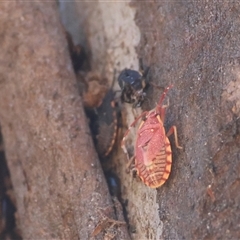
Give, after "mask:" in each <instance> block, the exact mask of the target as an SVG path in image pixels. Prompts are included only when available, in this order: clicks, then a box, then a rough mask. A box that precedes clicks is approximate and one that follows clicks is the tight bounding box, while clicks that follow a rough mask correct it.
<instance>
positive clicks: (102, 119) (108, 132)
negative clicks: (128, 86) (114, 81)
mask: <svg viewBox="0 0 240 240" xmlns="http://www.w3.org/2000/svg"><path fill="white" fill-rule="evenodd" d="M114 96H115V93H114V92H113V90H112V89H110V90H109V91H108V92H107V94H106V96H105V97H104V99H103V101H102V103H101V105H100V106H99V107H98V108H96V109H95V110H91V109H85V110H86V112H87V115H88V117H89V118H90V129H91V131H92V135H93V140H94V144H95V147H96V150H97V152H98V155H99V157H100V159H102V160H103V159H104V158H105V157H107V156H108V155H109V154H110V152H111V150H112V148H113V146H114V143H115V140H116V136H117V128H118V112H117V103H116V101H115V100H114Z"/></svg>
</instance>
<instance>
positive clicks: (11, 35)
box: [0, 1, 240, 239]
mask: <svg viewBox="0 0 240 240" xmlns="http://www.w3.org/2000/svg"><path fill="white" fill-rule="evenodd" d="M78 4H79V8H78V10H79V9H80V10H81V11H83V10H82V9H83V6H84V11H85V10H86V13H87V14H86V16H85V18H83V19H84V20H85V21H86V22H89V24H86V22H84V21H83V24H86V26H85V30H86V31H85V32H86V33H87V34H86V36H84V37H83V38H84V39H90V40H91V38H92V39H93V40H92V41H89V42H90V43H91V44H89V46H91V50H93V51H92V55H93V56H92V58H93V60H94V62H95V64H96V65H94V66H97V67H98V68H99V69H100V68H102V69H108V66H110V67H111V68H112V69H113V68H115V66H117V65H118V66H120V67H122V66H123V65H124V64H125V65H124V67H131V66H135V60H133V59H132V62H131V63H129V65H127V60H128V59H131V57H129V58H128V56H129V55H132V54H133V51H132V49H133V45H134V44H132V45H131V43H129V39H128V37H129V36H128V35H126V31H125V30H126V29H127V30H128V31H129V35H130V34H131V33H132V32H130V30H129V29H128V28H124V26H126V25H128V20H129V19H130V18H131V14H130V13H129V11H123V10H124V7H125V5H121V3H118V4H119V5H115V6H113V5H111V4H113V3H100V4H99V2H98V1H96V2H94V3H92V4H91V3H86V2H84V3H83V2H78ZM114 4H117V3H114ZM110 5H111V6H112V11H109V9H108V7H109V6H110ZM50 6H52V5H51V4H50V5H48V4H46V3H44V5H41V4H38V3H35V4H30V3H25V4H23V3H18V4H17V3H13V2H11V3H7V2H6V3H5V4H3V3H2V4H1V7H2V8H1V10H0V11H1V12H0V13H1V14H0V18H1V23H2V24H1V25H0V28H1V29H0V30H1V31H0V32H1V35H0V42H1V46H2V52H1V55H0V62H1V64H0V69H1V71H0V74H1V75H0V86H1V87H0V94H1V95H0V96H1V101H0V121H1V126H2V132H3V136H4V141H5V148H6V155H7V159H8V164H9V168H10V170H11V174H12V180H13V185H14V188H15V192H16V197H17V204H18V205H17V206H18V211H19V219H20V223H21V227H22V231H23V235H24V237H25V238H33V237H36V236H40V237H41V238H53V237H55V238H64V239H67V238H69V239H70V238H76V237H77V236H79V237H80V238H81V239H88V236H89V232H91V231H92V230H93V229H94V227H95V226H96V224H97V222H98V221H99V220H100V219H98V218H97V217H98V212H97V211H96V210H97V208H98V207H99V206H100V207H103V206H107V205H109V204H110V201H109V200H106V201H105V195H107V192H106V186H105V181H104V180H102V177H101V170H100V166H99V165H98V164H97V162H96V161H95V160H96V155H95V153H93V152H92V142H91V140H90V137H89V131H88V130H87V129H88V128H87V127H86V121H85V117H84V114H83V111H82V107H81V100H80V98H79V97H78V96H77V90H76V88H75V86H74V84H75V81H74V76H73V73H72V69H71V66H70V63H69V59H68V58H66V55H67V53H66V51H67V47H66V42H65V40H64V39H63V36H62V33H61V31H62V30H61V28H60V26H59V22H58V21H59V20H58V17H56V13H55V10H53V9H52V7H51V8H50ZM76 6H78V5H77V4H76ZM118 6H119V7H121V13H120V11H118V10H119V9H120V8H118ZM132 7H134V8H135V9H136V11H137V15H136V17H135V21H136V24H137V25H138V26H139V28H140V32H141V42H140V44H139V47H138V53H139V57H141V58H142V60H143V63H144V65H145V66H149V67H150V72H149V76H148V78H149V80H150V81H152V82H154V83H155V84H157V85H159V86H162V87H166V86H168V85H169V84H171V83H172V84H174V88H173V89H172V90H171V92H169V95H168V96H169V102H170V106H169V109H168V111H167V116H166V126H167V129H168V128H169V127H170V126H171V125H173V124H175V125H176V126H177V127H178V133H179V143H180V144H181V145H182V146H183V147H184V149H183V150H182V151H181V150H177V149H176V148H175V145H174V143H173V144H172V149H173V168H172V172H171V174H170V178H169V180H168V181H167V182H166V183H165V184H164V185H163V186H162V187H161V188H160V189H157V191H155V190H151V189H148V188H147V187H145V186H144V185H143V183H141V182H140V181H138V180H137V179H131V180H129V179H130V176H129V175H127V174H126V173H125V166H124V160H123V159H124V158H125V157H124V155H123V154H122V151H121V150H119V149H118V151H117V153H118V154H119V155H117V157H116V161H115V163H114V168H115V169H114V170H115V172H117V173H118V174H119V176H120V178H121V181H122V196H123V198H124V200H126V199H128V203H129V204H128V206H127V211H128V213H129V215H128V217H129V220H130V224H131V225H132V226H134V227H136V229H135V231H136V234H135V236H137V237H135V238H136V239H139V236H141V237H142V239H156V238H157V237H156V235H157V234H158V236H160V235H161V239H222V238H224V239H239V238H240V225H239V222H240V209H239V202H240V194H239V189H240V181H239V179H240V175H239V173H240V161H239V160H240V147H239V146H240V120H239V119H240V118H239V116H240V87H239V86H240V71H239V69H240V61H239V56H240V50H239V45H240V42H239V41H240V36H239V29H240V19H239V14H240V4H239V3H238V2H235V3H234V2H225V1H222V2H219V1H212V2H206V1H191V2H189V1H169V2H166V1H156V2H149V1H145V2H144V1H139V2H138V1H135V2H134V3H133V4H132ZM53 8H54V7H53ZM85 8H86V9H85ZM80 10H79V11H78V14H79V13H81V11H80ZM114 11H117V13H118V14H119V15H121V17H122V16H124V13H126V15H125V16H124V17H125V20H126V21H124V23H123V25H124V26H123V25H121V24H120V23H119V25H118V24H116V25H117V26H118V27H116V26H115V25H114V24H115V22H114V21H115V19H116V18H117V19H121V18H119V15H118V14H116V15H115V12H114ZM109 12H110V16H109V15H108V13H109ZM9 16H11V18H10V17H9ZM115 16H117V17H115ZM99 19H100V20H101V19H104V21H105V22H104V21H100V20H99ZM109 19H111V21H108V24H109V25H108V24H106V22H107V21H106V20H109ZM50 22H53V23H51V24H50ZM129 26H130V25H129ZM131 26H133V25H131ZM134 31H135V29H134ZM135 32H137V31H135ZM120 33H122V34H120ZM130 36H131V35H130ZM126 39H127V40H126ZM130 39H131V37H130ZM125 40H126V41H125ZM128 44H129V45H130V47H129V45H128ZM94 48H95V50H96V51H94ZM96 48H97V49H96ZM128 49H130V50H129V51H128ZM121 51H122V52H121ZM94 54H95V55H94ZM121 55H124V57H122V58H121ZM60 56H61V57H60ZM113 63H114V64H115V65H114V64H113ZM111 64H113V65H114V66H112V65H111ZM66 66H67V67H66ZM99 66H100V67H99ZM99 69H98V70H99ZM118 70H121V69H118ZM160 94H161V92H160V91H159V90H158V89H156V88H155V89H153V88H151V87H150V88H149V91H148V95H147V96H148V100H149V101H146V102H145V104H144V106H143V108H144V109H151V108H153V107H154V106H155V102H156V101H157V100H158V98H159V96H160ZM126 112H127V111H123V117H124V119H125V118H128V117H126V116H125V115H124V114H125V113H126ZM129 112H130V111H129ZM171 140H173V139H172V138H171ZM133 141H134V138H133ZM130 142H131V141H129V143H130ZM171 142H173V141H171ZM119 144H120V143H119ZM129 145H131V144H129ZM118 146H119V145H118ZM128 147H129V146H128ZM120 152H121V154H120ZM92 164H93V165H92ZM89 169H91V171H89ZM96 179H97V180H96ZM101 187H103V189H101ZM102 191H103V192H104V193H106V194H105V195H104V196H103V195H102ZM154 191H155V192H154ZM156 193H157V194H156ZM107 199H108V198H107ZM104 201H105V202H104ZM155 202H157V204H158V205H159V208H158V209H157V207H156V205H155ZM132 209H134V210H132ZM49 213H50V214H49ZM135 213H136V214H135ZM154 214H155V215H154ZM91 216H92V217H91ZM155 217H156V218H155ZM158 218H160V220H161V221H159V219H158ZM33 223H34V225H35V226H34V228H32V227H29V226H32V224H33ZM155 226H157V228H158V229H156V227H155ZM88 227H89V229H88ZM154 227H155V229H154ZM86 228H87V229H86ZM63 229H64V230H63ZM90 229H91V231H90ZM156 233H157V234H156ZM132 236H133V238H134V234H133V235H132ZM99 238H101V237H99ZM157 239H159V238H157Z"/></svg>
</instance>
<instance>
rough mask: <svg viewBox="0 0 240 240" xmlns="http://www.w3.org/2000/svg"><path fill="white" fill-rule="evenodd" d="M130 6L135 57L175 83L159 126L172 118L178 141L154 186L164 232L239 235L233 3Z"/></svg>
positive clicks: (239, 112) (239, 103)
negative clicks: (165, 174)
mask: <svg viewBox="0 0 240 240" xmlns="http://www.w3.org/2000/svg"><path fill="white" fill-rule="evenodd" d="M135 6H136V8H137V12H138V14H137V16H136V22H137V24H138V26H139V27H140V31H141V33H142V37H141V43H140V46H139V56H140V57H142V58H143V59H144V63H145V65H147V66H150V67H151V71H150V79H151V80H152V81H153V82H154V83H155V84H158V85H160V86H167V85H169V84H170V83H173V84H174V89H173V90H171V92H170V93H169V99H170V107H169V109H168V114H167V124H166V125H167V127H169V126H171V125H172V124H176V125H177V127H178V132H179V141H180V144H181V145H183V147H184V150H183V151H179V150H176V148H175V146H174V143H173V145H172V146H173V153H174V154H173V159H174V162H173V169H172V173H171V176H170V179H169V181H168V182H167V183H166V184H165V185H164V186H163V187H162V188H160V189H159V190H158V202H159V206H160V209H159V214H160V217H161V220H162V221H163V235H162V236H163V239H222V238H224V239H239V237H240V225H239V222H240V209H239V202H240V194H239V189H240V181H239V177H240V175H239V174H240V161H239V160H240V147H239V146H240V119H239V117H240V87H239V86H240V75H239V69H240V61H239V56H240V50H239V45H240V42H239V41H240V35H239V29H240V19H239V14H240V4H239V3H238V2H229V1H228V2H225V1H223V2H219V1H211V2H205V1H190V2H189V1H169V2H168V3H167V2H162V1H158V2H155V3H149V2H147V1H146V2H145V3H144V2H141V3H137V4H135ZM146 16H147V17H146ZM159 95H160V93H159V91H158V90H154V93H153V96H154V98H153V99H151V100H152V105H154V103H155V102H156V101H157V100H158V97H159ZM146 108H149V106H148V105H147V104H146Z"/></svg>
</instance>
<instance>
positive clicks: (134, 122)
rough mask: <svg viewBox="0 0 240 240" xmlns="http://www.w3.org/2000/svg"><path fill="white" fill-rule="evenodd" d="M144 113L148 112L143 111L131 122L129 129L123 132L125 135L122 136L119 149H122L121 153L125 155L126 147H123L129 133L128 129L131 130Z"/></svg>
mask: <svg viewBox="0 0 240 240" xmlns="http://www.w3.org/2000/svg"><path fill="white" fill-rule="evenodd" d="M146 113H148V111H145V112H143V113H142V114H141V115H140V116H138V117H137V118H136V119H135V121H133V122H132V124H131V125H130V127H129V128H128V130H127V131H126V132H125V134H124V136H123V139H122V142H121V148H122V149H123V151H124V152H125V153H127V149H126V146H125V140H126V137H127V135H128V134H129V132H130V129H131V128H132V127H134V126H135V124H136V123H137V122H138V120H139V119H140V118H142V117H143V116H144V115H145V114H146Z"/></svg>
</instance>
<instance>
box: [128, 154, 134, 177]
mask: <svg viewBox="0 0 240 240" xmlns="http://www.w3.org/2000/svg"><path fill="white" fill-rule="evenodd" d="M134 160H135V156H133V157H131V159H129V162H128V164H127V166H126V172H127V173H129V172H130V170H131V169H130V168H131V165H132V163H133V161H134Z"/></svg>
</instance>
